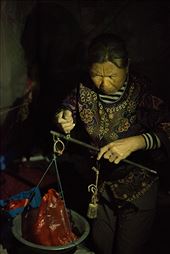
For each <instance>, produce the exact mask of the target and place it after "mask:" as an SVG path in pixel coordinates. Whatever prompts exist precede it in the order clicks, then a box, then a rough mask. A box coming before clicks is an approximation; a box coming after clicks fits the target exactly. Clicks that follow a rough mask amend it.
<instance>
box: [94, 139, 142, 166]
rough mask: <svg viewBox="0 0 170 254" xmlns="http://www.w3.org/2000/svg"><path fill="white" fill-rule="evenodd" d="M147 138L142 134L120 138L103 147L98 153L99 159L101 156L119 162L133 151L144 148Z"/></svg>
mask: <svg viewBox="0 0 170 254" xmlns="http://www.w3.org/2000/svg"><path fill="white" fill-rule="evenodd" d="M144 148H145V140H144V138H143V136H142V135H139V136H133V137H128V138H123V139H118V140H116V141H114V142H111V143H109V144H108V145H106V146H104V147H102V148H101V149H100V151H99V153H98V156H97V160H100V159H101V157H103V158H105V159H107V160H109V161H110V162H114V163H115V164H118V163H119V162H120V161H121V160H123V159H125V158H127V157H128V156H129V155H130V154H131V153H132V152H134V151H137V150H140V149H144Z"/></svg>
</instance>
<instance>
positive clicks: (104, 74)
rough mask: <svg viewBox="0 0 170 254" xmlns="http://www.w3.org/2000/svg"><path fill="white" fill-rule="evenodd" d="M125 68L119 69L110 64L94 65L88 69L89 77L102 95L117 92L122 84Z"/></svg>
mask: <svg viewBox="0 0 170 254" xmlns="http://www.w3.org/2000/svg"><path fill="white" fill-rule="evenodd" d="M127 69H128V68H127V67H126V68H119V67H117V66H116V65H115V64H114V63H112V62H109V61H108V62H104V63H94V64H92V66H91V68H90V76H91V79H92V81H93V83H94V85H95V86H96V87H97V88H98V89H99V90H100V91H101V92H103V93H104V94H107V95H110V94H114V93H115V92H117V91H118V90H119V89H120V88H121V87H122V86H123V84H124V82H125V79H126V75H127Z"/></svg>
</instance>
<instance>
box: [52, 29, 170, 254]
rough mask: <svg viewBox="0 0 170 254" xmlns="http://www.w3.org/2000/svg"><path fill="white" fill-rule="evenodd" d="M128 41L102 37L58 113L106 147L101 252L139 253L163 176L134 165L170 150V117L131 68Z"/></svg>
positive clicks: (64, 126) (60, 122)
mask: <svg viewBox="0 0 170 254" xmlns="http://www.w3.org/2000/svg"><path fill="white" fill-rule="evenodd" d="M129 65H130V63H129V58H128V52H127V50H126V46H125V43H124V41H123V40H122V39H121V38H119V37H118V36H116V35H113V34H103V35H99V36H98V37H96V38H95V39H94V40H93V41H92V42H91V44H90V46H89V49H88V74H87V75H86V76H85V77H83V78H82V80H81V82H80V84H79V85H78V86H77V87H76V88H75V89H74V90H73V92H72V93H71V94H70V95H68V96H67V98H66V99H65V100H64V101H63V103H62V105H61V108H60V110H58V111H57V113H56V116H55V119H56V123H57V126H58V128H59V129H60V130H62V132H64V133H70V132H71V130H72V129H73V128H74V127H75V125H78V126H79V127H80V128H83V129H84V130H85V132H86V134H87V138H88V139H89V142H90V143H91V144H92V145H94V146H95V147H98V148H99V153H98V155H97V157H96V159H97V160H98V161H99V162H100V176H99V178H100V179H99V192H98V211H97V217H96V218H95V219H94V220H93V223H92V240H93V246H94V250H95V252H96V254H112V253H115V254H139V253H141V252H142V251H144V249H143V247H144V245H145V244H146V242H147V240H148V238H149V234H150V233H151V228H152V224H153V220H154V214H155V208H156V200H157V189H158V180H159V177H158V174H156V172H154V171H153V172H152V171H149V170H146V169H144V168H138V167H137V166H134V165H130V164H127V163H126V160H125V161H124V159H126V158H128V160H131V161H135V162H138V161H139V162H140V163H141V164H142V163H144V164H145V165H150V164H148V163H149V162H151V160H152V159H153V158H154V157H155V156H158V155H159V156H160V154H161V155H162V154H163V155H164V156H169V155H168V152H169V151H170V142H169V139H168V135H169V134H168V131H167V130H168V127H170V123H169V122H170V115H169V114H168V113H167V110H166V108H165V105H164V103H163V101H162V100H161V99H159V98H157V97H155V96H153V95H152V94H151V93H150V92H149V87H148V81H147V80H146V79H145V78H142V77H140V76H139V75H135V74H134V73H132V72H131V71H130V68H129V67H130V66H129Z"/></svg>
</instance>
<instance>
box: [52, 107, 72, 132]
mask: <svg viewBox="0 0 170 254" xmlns="http://www.w3.org/2000/svg"><path fill="white" fill-rule="evenodd" d="M55 121H56V123H57V126H58V127H59V129H60V130H61V131H63V132H64V133H66V134H68V133H70V131H71V130H72V129H73V128H74V126H75V123H74V122H73V116H72V112H71V111H70V110H68V109H65V110H61V111H60V112H59V113H58V114H56V115H55Z"/></svg>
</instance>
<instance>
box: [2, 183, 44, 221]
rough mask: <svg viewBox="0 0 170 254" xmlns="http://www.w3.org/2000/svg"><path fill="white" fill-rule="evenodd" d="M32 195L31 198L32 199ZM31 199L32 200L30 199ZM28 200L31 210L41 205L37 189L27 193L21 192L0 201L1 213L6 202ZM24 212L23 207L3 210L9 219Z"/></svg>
mask: <svg viewBox="0 0 170 254" xmlns="http://www.w3.org/2000/svg"><path fill="white" fill-rule="evenodd" d="M32 195H33V197H32ZM31 197H32V198H31ZM26 198H27V199H30V198H31V200H30V204H29V205H30V207H32V208H37V207H39V205H40V203H41V193H40V190H39V188H38V187H34V188H32V189H30V190H28V191H23V192H20V193H18V194H16V195H14V196H11V197H10V198H8V199H5V200H3V199H0V208H1V210H2V211H3V210H4V209H3V208H4V207H5V206H6V205H7V204H8V202H10V201H13V200H21V199H26ZM23 210H24V207H20V208H16V209H11V210H5V212H7V213H8V214H9V215H10V216H11V217H15V216H16V215H18V214H21V213H22V212H23Z"/></svg>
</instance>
